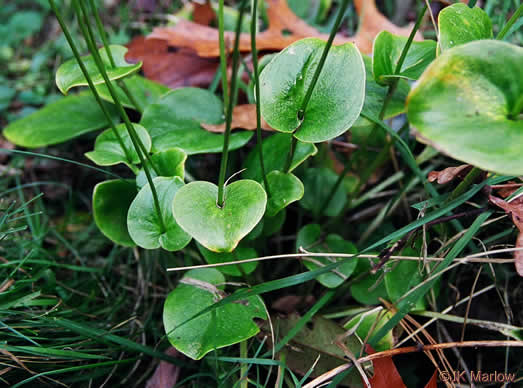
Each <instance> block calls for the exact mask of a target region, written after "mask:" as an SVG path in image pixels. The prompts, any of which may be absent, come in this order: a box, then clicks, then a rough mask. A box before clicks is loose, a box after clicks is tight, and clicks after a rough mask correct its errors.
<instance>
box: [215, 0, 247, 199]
mask: <svg viewBox="0 0 523 388" xmlns="http://www.w3.org/2000/svg"><path fill="white" fill-rule="evenodd" d="M246 3H247V1H246V0H243V1H242V3H241V5H240V11H239V15H238V20H237V23H236V33H235V38H234V51H233V56H232V76H231V94H230V95H229V97H228V102H229V103H228V104H227V115H226V120H225V133H224V137H223V150H222V161H221V164H220V175H219V177H218V202H217V204H218V206H219V207H223V205H224V199H225V198H224V194H223V193H224V189H225V174H226V173H227V160H228V158H229V139H230V136H231V122H232V110H233V108H234V100H235V98H234V97H235V90H236V80H237V79H238V74H237V73H238V65H239V63H240V61H239V58H240V52H239V46H240V32H241V25H242V20H243V14H244V11H245V4H246ZM218 18H219V19H222V21H221V23H220V22H219V23H220V26H221V28H220V31H221V33H223V0H220V9H219V14H218ZM223 57H225V40H223V41H222V39H220V61H221V62H222V63H221V65H222V71H223V66H224V63H223ZM226 69H227V65H226V63H225V71H223V72H222V81H223V80H225V89H224V96H225V93H226V92H225V91H226V90H227V70H226ZM224 99H225V98H224Z"/></svg>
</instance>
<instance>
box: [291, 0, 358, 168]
mask: <svg viewBox="0 0 523 388" xmlns="http://www.w3.org/2000/svg"><path fill="white" fill-rule="evenodd" d="M348 5H349V0H343V2H342V3H341V5H340V9H339V11H338V15H337V16H336V21H335V22H334V26H333V27H332V29H331V32H330V35H329V39H328V40H327V44H326V45H325V47H324V48H323V52H322V54H321V58H320V61H319V63H318V67H317V68H316V71H315V72H314V75H313V76H312V80H311V83H310V85H309V87H308V89H307V92H306V93H305V97H304V99H303V101H302V103H301V106H300V109H299V110H298V112H297V115H298V120H300V125H301V122H302V121H303V120H304V119H305V110H306V109H307V105H308V104H309V101H310V99H311V97H312V92H313V91H314V88H315V87H316V83H317V82H318V79H319V78H320V73H321V70H322V69H323V66H324V65H325V61H326V60H327V55H328V54H329V50H330V48H331V46H332V42H333V41H334V38H335V37H336V33H337V32H338V29H339V28H340V24H341V21H342V19H343V16H344V15H345V11H346V10H347V7H348ZM298 128H299V126H298ZM298 128H296V129H298ZM295 131H296V130H295ZM292 139H293V144H291V149H290V155H289V156H288V158H287V164H286V167H285V171H286V172H289V169H290V166H291V163H292V159H293V158H294V153H295V152H296V142H297V141H296V140H295V138H294V136H293V138H292ZM292 145H294V147H293V146H292Z"/></svg>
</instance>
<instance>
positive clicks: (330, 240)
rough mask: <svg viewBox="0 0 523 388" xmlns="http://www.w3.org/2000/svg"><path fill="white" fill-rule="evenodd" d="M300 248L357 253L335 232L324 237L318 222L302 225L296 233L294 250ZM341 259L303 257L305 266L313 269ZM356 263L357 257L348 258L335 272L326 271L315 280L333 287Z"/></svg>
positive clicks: (323, 251)
mask: <svg viewBox="0 0 523 388" xmlns="http://www.w3.org/2000/svg"><path fill="white" fill-rule="evenodd" d="M300 248H303V249H305V250H306V251H307V252H318V253H319V252H322V253H330V252H333V253H349V254H350V253H357V252H358V250H357V249H356V247H355V246H354V244H352V243H350V242H348V241H345V240H344V239H343V238H341V237H340V236H338V235H337V234H329V235H327V237H325V239H323V237H322V235H321V226H320V225H318V224H309V225H306V226H304V227H303V228H302V229H301V230H300V231H299V233H298V238H297V239H296V250H297V251H298V252H300ZM339 260H343V259H342V258H339V257H307V258H304V260H303V263H304V264H305V266H306V267H307V268H308V269H309V270H311V271H314V270H315V269H318V268H320V267H323V266H326V265H328V264H332V263H333V262H336V261H339ZM357 265H358V260H357V259H348V260H346V261H345V263H344V264H342V265H340V266H339V267H338V268H336V272H328V273H325V274H323V275H320V276H318V277H317V280H318V281H319V282H320V283H321V284H322V285H324V286H325V287H328V288H335V287H338V286H339V285H340V284H342V283H343V282H344V281H345V280H347V279H348V278H349V277H350V276H351V275H352V273H353V272H354V270H355V269H356V266H357Z"/></svg>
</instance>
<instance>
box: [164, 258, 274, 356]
mask: <svg viewBox="0 0 523 388" xmlns="http://www.w3.org/2000/svg"><path fill="white" fill-rule="evenodd" d="M224 283H225V278H224V277H223V275H222V274H221V272H220V271H218V270H217V269H214V268H206V269H196V270H191V271H188V272H187V273H186V274H185V276H184V277H183V278H182V279H181V281H180V284H179V285H178V286H177V287H176V288H175V289H174V290H173V291H171V293H170V294H169V295H168V296H167V299H166V300H165V305H164V309H163V324H164V327H165V332H166V334H167V338H168V339H169V342H171V344H172V345H173V346H174V347H175V348H176V349H177V350H178V351H180V352H182V353H183V354H185V355H186V356H188V357H190V358H192V359H194V360H199V359H201V358H202V357H203V356H205V355H206V354H207V353H209V352H210V351H212V350H214V349H220V348H223V347H226V346H230V345H233V344H236V343H238V342H241V341H244V340H246V339H248V338H251V337H252V336H254V335H256V334H257V333H258V332H259V331H260V329H259V328H258V325H256V324H255V323H254V322H253V319H254V318H261V319H267V314H266V312H265V306H264V304H263V301H262V299H261V298H260V297H259V296H257V295H255V296H251V297H248V298H245V299H244V300H241V301H238V302H237V303H228V304H226V305H224V306H221V307H218V308H216V309H215V310H212V311H210V312H208V313H206V314H203V315H201V316H199V317H198V318H195V319H193V320H191V321H189V322H187V320H188V319H190V318H192V317H193V316H195V315H196V314H198V313H199V312H201V311H202V310H204V309H205V308H207V307H209V306H212V305H213V304H214V303H216V302H217V301H219V300H220V299H222V298H223V297H225V292H224V291H222V288H223V284H224Z"/></svg>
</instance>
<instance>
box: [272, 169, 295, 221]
mask: <svg viewBox="0 0 523 388" xmlns="http://www.w3.org/2000/svg"><path fill="white" fill-rule="evenodd" d="M267 183H268V184H269V191H270V193H271V195H270V196H269V198H268V200H267V212H266V213H267V216H269V217H274V216H275V215H276V214H278V212H279V211H280V210H282V209H284V208H285V207H287V206H289V205H290V204H291V203H293V202H295V201H299V200H300V199H301V198H302V197H303V192H304V188H303V183H301V181H300V180H299V179H298V178H296V177H295V176H294V175H293V174H291V173H289V174H285V173H283V172H280V171H271V172H270V173H269V174H267Z"/></svg>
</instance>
